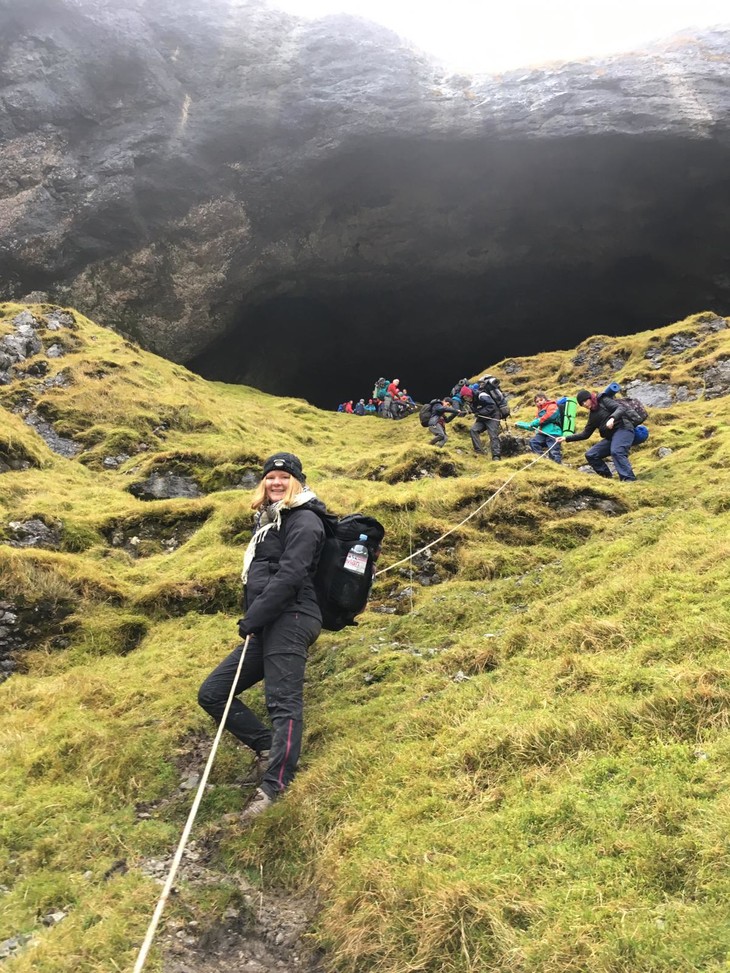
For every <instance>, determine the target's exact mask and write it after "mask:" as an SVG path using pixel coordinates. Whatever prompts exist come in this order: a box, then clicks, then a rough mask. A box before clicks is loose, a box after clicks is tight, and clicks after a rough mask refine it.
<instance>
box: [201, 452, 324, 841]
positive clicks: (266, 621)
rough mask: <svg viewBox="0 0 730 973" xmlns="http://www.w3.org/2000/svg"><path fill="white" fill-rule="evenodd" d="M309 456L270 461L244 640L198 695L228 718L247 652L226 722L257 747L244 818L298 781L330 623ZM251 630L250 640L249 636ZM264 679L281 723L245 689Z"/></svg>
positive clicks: (247, 573)
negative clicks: (309, 684) (322, 603)
mask: <svg viewBox="0 0 730 973" xmlns="http://www.w3.org/2000/svg"><path fill="white" fill-rule="evenodd" d="M305 482H306V477H305V475H304V472H303V471H302V464H301V460H299V458H298V457H297V456H294V454H293V453H275V454H274V455H273V456H269V458H268V459H267V460H266V461H265V462H264V467H263V477H262V479H261V482H260V483H259V485H258V487H257V488H256V492H255V493H254V496H253V500H252V502H251V508H252V509H253V510H255V511H256V515H255V517H254V531H253V536H252V538H251V542H250V543H249V545H248V547H247V549H246V552H245V554H244V558H243V573H242V575H241V577H242V579H243V585H244V588H243V592H244V605H245V617H244V618H241V619H240V620H239V622H238V634H239V635H240V637H241V639H243V640H244V644H241V645H239V646H237V648H235V649H234V650H233V652H231V654H230V655H229V656H227V658H225V659H224V660H223V661H222V662H221V663H220V665H219V666H218V667H217V668H216V669H214V670H213V672H211V674H210V675H209V676H208V678H207V679H206V680H205V682H204V683H203V685H202V686H201V687H200V691H199V693H198V702H199V703H200V705H201V706H202V707H203V709H204V710H205V711H206V712H207V713H210V715H211V716H212V717H213V719H215V720H216V721H217V722H220V720H221V719H222V718H223V712H224V710H225V707H226V702H227V700H228V697H229V695H230V692H231V687H232V685H233V680H234V679H235V676H236V671H237V668H238V664H239V661H240V659H241V653H242V652H244V648H245V657H244V660H243V666H242V668H241V673H240V676H239V679H238V682H237V683H236V687H235V691H236V696H235V697H234V699H233V702H232V704H231V708H230V710H229V712H228V717H227V719H226V729H227V730H229V731H230V732H231V733H232V734H233V735H234V736H235V737H237V739H239V740H240V741H241V742H242V743H244V744H246V746H248V747H250V748H251V750H252V751H253V752H254V754H255V771H256V772H255V774H254V777H253V779H252V780H251V783H259V788H258V790H257V791H256V793H255V794H254V796H253V798H252V799H251V801H250V803H249V805H248V807H246V808H245V809H244V811H243V812H242V814H241V815H240V817H239V819H240V820H241V821H243V822H248V821H249V820H250V819H252V818H254V817H256V816H257V815H259V814H260V813H261V812H262V811H265V810H266V809H267V808H268V807H269V806H270V805H271V804H272V803H273V801H274V800H275V799H276V798H277V797H279V796H280V794H281V793H282V791H283V790H284V789H285V788H286V787H287V786H288V784H290V783H291V781H292V779H293V777H294V773H295V771H296V767H297V762H298V760H299V752H300V749H301V744H302V720H303V707H304V704H303V693H304V668H305V666H306V662H307V652H308V650H309V648H310V646H311V645H312V644H313V643H314V642H315V640H316V639H317V636H318V635H319V633H320V630H321V628H322V612H321V609H320V607H319V603H318V600H317V595H316V591H315V586H314V577H315V572H316V570H317V565H318V563H319V558H320V555H321V553H322V548H323V547H324V542H325V529H324V525H323V523H322V517H321V516H320V514H322V513H325V512H326V510H325V506H324V504H323V503H322V502H321V500H318V499H317V497H316V495H315V494H314V493H313V492H312V491H311V490H310V489H309V487H307V486H306V485H305ZM247 637H248V645H247V647H245V640H246V638H247ZM261 680H263V682H264V693H265V697H266V708H267V710H268V713H269V719H270V721H271V729H269V728H268V727H266V726H264V724H263V723H262V722H261V720H259V718H258V716H257V715H256V714H255V713H254V712H253V710H251V709H249V707H248V706H246V705H244V703H242V702H241V700H240V699H238V695H239V694H240V693H242V692H243V691H244V690H246V689H249V688H250V687H251V686H254V685H256V684H257V683H259V682H261Z"/></svg>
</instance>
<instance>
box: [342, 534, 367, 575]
mask: <svg viewBox="0 0 730 973" xmlns="http://www.w3.org/2000/svg"><path fill="white" fill-rule="evenodd" d="M367 539H368V535H367V534H360V539H359V541H358V543H357V544H353V545H352V547H351V548H350V550H349V551H348V552H347V556H346V557H345V564H344V568H345V571H352V573H353V574H365V569H366V568H367V566H368V549H367V547H365V543H364V542H365V541H366V540H367Z"/></svg>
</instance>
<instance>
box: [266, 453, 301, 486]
mask: <svg viewBox="0 0 730 973" xmlns="http://www.w3.org/2000/svg"><path fill="white" fill-rule="evenodd" d="M274 470H280V471H281V472H282V473H289V475H290V476H293V477H294V479H295V480H299V482H300V483H306V482H307V478H306V476H305V475H304V470H303V469H302V461H301V460H300V459H299V457H298V456H295V455H294V453H274V455H273V456H269V458H268V459H267V460H264V472H263V476H266V474H267V473H271V472H273V471H274Z"/></svg>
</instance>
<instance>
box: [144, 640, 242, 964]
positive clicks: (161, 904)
mask: <svg viewBox="0 0 730 973" xmlns="http://www.w3.org/2000/svg"><path fill="white" fill-rule="evenodd" d="M250 638H251V636H250V635H247V636H246V641H245V642H244V643H243V651H242V652H241V658H240V659H239V662H238V668H237V669H236V675H235V676H234V678H233V684H232V686H231V692H230V695H229V696H228V702H227V703H226V708H225V709H224V710H223V716H222V717H221V721H220V724H219V725H218V732H217V733H216V735H215V739H214V740H213V746H212V748H211V751H210V756H209V757H208V762H207V764H206V765H205V770H204V771H203V776H202V777H201V779H200V784H199V785H198V793H197V794H196V795H195V800H194V801H193V806H192V807H191V808H190V813H189V814H188V819H187V821H186V822H185V828H184V830H183V833H182V837H181V838H180V842H179V844H178V846H177V851H176V852H175V857H174V858H173V860H172V865H171V866H170V872H169V874H168V876H167V881H166V882H165V885H164V888H163V889H162V892H161V893H160V898H159V899H158V901H157V908H156V909H155V911H154V915H153V916H152V919H151V920H150V924H149V926H148V927H147V935H146V936H145V938H144V942H143V943H142V945H141V946H140V950H139V953H138V954H137V962H136V963H135V964H134V971H133V973H141V971H142V968H143V967H144V964H145V960H146V959H147V954H148V953H149V951H150V947H151V946H152V940H153V939H154V936H155V932H156V930H157V926H158V924H159V921H160V919H161V917H162V911H163V909H164V908H165V904H166V903H167V899H168V897H169V895H170V892H171V891H172V885H173V882H174V881H175V876H176V874H177V870H178V868H179V867H180V862H181V861H182V856H183V852H184V851H185V845H186V844H187V842H188V838H189V837H190V832H191V830H192V827H193V822H194V821H195V816H196V814H197V813H198V808H199V807H200V802H201V801H202V799H203V792H204V791H205V785H206V784H207V783H208V777H209V775H210V771H211V769H212V767H213V760H214V758H215V754H216V750H217V749H218V744H219V743H220V739H221V736H222V735H223V730H224V728H225V725H226V720H227V719H228V711H229V710H230V708H231V704H232V702H233V697H234V696H235V695H236V686H237V685H238V678H239V676H240V675H241V669H242V668H243V660H244V659H245V658H246V649H247V648H248V641H249V639H250Z"/></svg>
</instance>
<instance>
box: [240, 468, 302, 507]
mask: <svg viewBox="0 0 730 973" xmlns="http://www.w3.org/2000/svg"><path fill="white" fill-rule="evenodd" d="M303 489H304V484H302V483H300V482H299V480H298V479H297V478H296V477H295V476H292V475H291V473H290V474H289V486H288V487H287V488H286V493H285V494H284V496H283V497H282V498H281V505H282V507H288V506H289V505H290V504H291V502H292V500H293V499H294V497H296V496H298V494H300V493H301V492H302V490H303ZM267 502H268V501H267V499H266V477H263V479H262V480H261V482H260V483H259V485H258V486H257V487H256V492H255V493H254V495H253V498H252V500H251V510H260V509H261V507H263V505H264V504H265V503H267Z"/></svg>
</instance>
